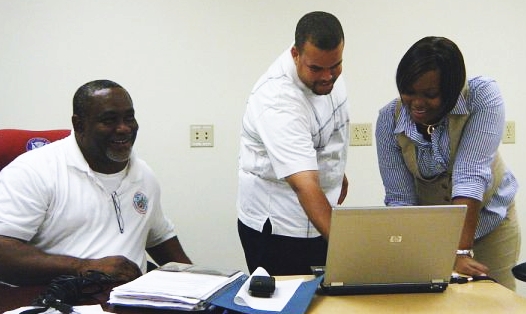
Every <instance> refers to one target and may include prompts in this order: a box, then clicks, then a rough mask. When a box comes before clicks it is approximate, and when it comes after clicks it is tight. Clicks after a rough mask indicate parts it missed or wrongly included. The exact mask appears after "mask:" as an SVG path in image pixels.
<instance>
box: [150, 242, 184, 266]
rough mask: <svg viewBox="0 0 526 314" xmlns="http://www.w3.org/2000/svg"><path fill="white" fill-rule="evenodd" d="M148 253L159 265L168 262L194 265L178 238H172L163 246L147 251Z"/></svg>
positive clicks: (162, 244)
mask: <svg viewBox="0 0 526 314" xmlns="http://www.w3.org/2000/svg"><path fill="white" fill-rule="evenodd" d="M146 251H147V252H148V254H150V256H151V257H152V258H153V260H154V261H155V262H156V263H157V264H159V265H163V264H166V263H168V262H178V263H185V264H192V262H191V261H190V258H188V256H187V255H186V253H185V252H184V250H183V247H182V246H181V243H180V242H179V239H178V238H177V237H173V238H170V239H168V240H166V241H164V242H162V243H161V244H158V245H156V246H154V247H151V248H148V249H146Z"/></svg>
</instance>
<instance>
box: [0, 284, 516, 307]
mask: <svg viewBox="0 0 526 314" xmlns="http://www.w3.org/2000/svg"><path fill="white" fill-rule="evenodd" d="M43 289H44V287H23V288H9V287H5V286H0V313H3V312H5V311H8V310H13V309H16V308H18V307H22V306H26V305H29V304H30V303H31V301H32V300H33V299H34V298H35V297H36V296H38V294H39V293H40V292H41V291H42V290H43ZM110 290H111V287H108V289H106V290H105V292H104V293H101V294H100V295H97V297H96V299H97V300H98V302H100V303H101V305H102V307H103V308H104V310H105V311H108V312H113V313H120V314H138V313H141V314H143V313H144V314H147V313H151V314H160V313H170V314H174V313H189V312H178V311H164V310H152V309H145V308H131V307H113V306H111V305H108V304H106V300H107V299H108V295H109V292H110ZM97 300H95V301H94V302H91V304H97V303H98V302H97ZM467 312H473V313H477V314H480V313H491V314H494V313H499V314H500V313H526V298H523V297H521V296H519V295H517V294H516V293H514V292H513V291H511V290H508V289H507V288H504V287H503V286H501V285H499V284H496V283H493V282H474V283H467V284H451V285H449V287H448V288H447V289H446V291H445V292H443V293H423V294H389V295H387V294H384V295H359V296H319V295H316V296H315V297H314V299H313V300H312V302H311V304H310V306H309V309H308V311H307V313H309V314H321V313H323V314H325V313H331V314H332V313H336V314H338V313H375V314H376V313H462V314H464V313H467ZM205 313H207V314H215V313H223V311H221V310H220V309H217V310H216V311H206V312H205Z"/></svg>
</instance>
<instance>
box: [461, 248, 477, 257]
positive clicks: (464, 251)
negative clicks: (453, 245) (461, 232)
mask: <svg viewBox="0 0 526 314" xmlns="http://www.w3.org/2000/svg"><path fill="white" fill-rule="evenodd" d="M457 255H465V256H469V257H471V258H473V257H475V254H474V253H473V250H457Z"/></svg>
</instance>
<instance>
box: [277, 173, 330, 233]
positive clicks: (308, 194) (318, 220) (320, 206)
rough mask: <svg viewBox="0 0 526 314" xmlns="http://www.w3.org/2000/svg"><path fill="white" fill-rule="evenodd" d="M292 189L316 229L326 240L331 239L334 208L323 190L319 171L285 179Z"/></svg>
mask: <svg viewBox="0 0 526 314" xmlns="http://www.w3.org/2000/svg"><path fill="white" fill-rule="evenodd" d="M285 180H287V182H288V183H289V185H290V186H291V187H292V189H293V190H294V192H295V193H296V195H297V196H298V200H299V202H300V204H301V206H302V207H303V210H304V211H305V213H306V214H307V217H309V220H310V221H312V223H313V224H314V227H316V229H317V230H318V232H319V233H321V235H322V236H323V237H324V238H325V239H328V238H329V229H330V224H331V213H332V207H331V204H330V203H329V201H328V200H327V197H326V196H325V193H323V190H322V189H321V186H320V183H319V179H318V171H315V170H309V171H301V172H298V173H295V174H293V175H290V176H288V177H286V178H285Z"/></svg>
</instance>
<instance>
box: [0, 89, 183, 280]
mask: <svg viewBox="0 0 526 314" xmlns="http://www.w3.org/2000/svg"><path fill="white" fill-rule="evenodd" d="M71 120H72V124H73V131H74V132H73V133H72V135H70V136H69V137H67V138H65V139H63V140H59V141H56V142H53V143H51V144H48V145H46V146H44V147H41V148H39V149H36V150H32V151H29V152H27V153H24V154H22V155H20V156H19V157H18V158H17V159H15V160H14V161H13V162H11V163H10V164H9V165H8V166H6V167H5V168H4V169H3V170H2V171H1V172H0V281H4V282H8V283H11V284H18V285H24V284H39V283H47V282H49V281H50V280H51V279H53V278H55V277H57V276H59V275H82V274H85V273H86V272H87V271H88V270H96V271H100V272H104V273H106V274H108V275H110V276H111V277H112V278H113V279H114V280H115V281H130V280H132V279H134V278H137V277H138V276H140V275H141V274H142V273H144V272H145V271H146V263H147V255H146V251H147V252H148V254H149V255H150V256H151V257H152V258H153V259H154V260H155V261H156V262H157V263H159V264H164V263H167V262H170V261H176V262H181V263H191V262H190V259H189V258H188V257H187V256H186V254H185V252H184V250H183V249H182V247H181V244H180V243H179V240H178V239H177V236H176V234H175V231H174V226H173V224H172V223H171V222H170V221H169V220H168V219H167V218H166V217H165V216H164V214H163V212H162V209H161V203H160V188H159V183H158V181H157V179H156V177H155V175H154V174H153V172H152V170H151V169H150V168H149V167H148V166H147V164H146V163H145V162H144V161H143V160H141V159H139V158H138V157H136V156H135V155H134V153H133V152H132V147H133V144H134V142H135V139H136V137H137V131H138V129H139V125H138V123H137V120H136V119H135V112H134V109H133V102H132V99H131V97H130V95H129V94H128V92H127V91H126V90H125V89H124V88H123V87H121V86H120V85H119V84H117V83H114V82H112V81H108V80H98V81H93V82H89V83H87V84H85V85H83V86H81V87H80V88H79V89H78V90H77V92H76V93H75V96H74V98H73V116H72V118H71ZM145 249H146V251H145Z"/></svg>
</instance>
